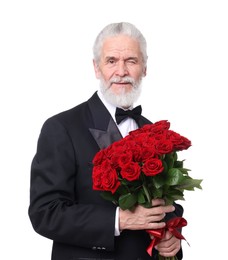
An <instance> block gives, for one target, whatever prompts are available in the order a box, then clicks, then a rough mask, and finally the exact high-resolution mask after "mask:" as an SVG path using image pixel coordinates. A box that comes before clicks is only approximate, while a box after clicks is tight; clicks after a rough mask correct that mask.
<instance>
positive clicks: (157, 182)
mask: <svg viewBox="0 0 228 260" xmlns="http://www.w3.org/2000/svg"><path fill="white" fill-rule="evenodd" d="M166 174H168V173H166ZM153 184H154V186H155V188H156V189H159V188H160V187H162V186H163V185H164V184H165V178H164V175H163V174H157V175H155V176H154V178H153Z"/></svg>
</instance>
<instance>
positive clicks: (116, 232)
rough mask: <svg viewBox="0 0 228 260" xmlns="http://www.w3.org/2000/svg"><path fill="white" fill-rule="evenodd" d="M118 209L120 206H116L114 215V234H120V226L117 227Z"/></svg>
mask: <svg viewBox="0 0 228 260" xmlns="http://www.w3.org/2000/svg"><path fill="white" fill-rule="evenodd" d="M119 210H120V208H119V207H117V208H116V217H115V236H119V235H120V228H119Z"/></svg>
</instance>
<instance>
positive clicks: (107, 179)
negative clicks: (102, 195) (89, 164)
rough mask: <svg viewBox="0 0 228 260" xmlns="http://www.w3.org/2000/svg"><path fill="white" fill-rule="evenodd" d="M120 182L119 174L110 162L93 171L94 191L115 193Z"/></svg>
mask: <svg viewBox="0 0 228 260" xmlns="http://www.w3.org/2000/svg"><path fill="white" fill-rule="evenodd" d="M119 186H120V182H119V180H118V176H117V172H116V170H115V169H114V168H112V167H111V166H110V163H109V162H108V161H104V162H103V163H102V164H101V165H99V166H97V167H94V169H93V189H94V190H105V191H111V192H112V193H115V192H116V190H117V189H118V187H119Z"/></svg>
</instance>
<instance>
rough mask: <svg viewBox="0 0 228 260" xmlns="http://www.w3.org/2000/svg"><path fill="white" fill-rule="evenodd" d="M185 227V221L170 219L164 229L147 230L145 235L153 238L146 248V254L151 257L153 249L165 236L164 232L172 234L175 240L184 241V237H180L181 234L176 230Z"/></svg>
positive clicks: (177, 218) (180, 218)
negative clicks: (147, 234)
mask: <svg viewBox="0 0 228 260" xmlns="http://www.w3.org/2000/svg"><path fill="white" fill-rule="evenodd" d="M185 226H187V220H185V219H184V218H182V217H175V218H172V219H170V220H169V221H167V222H166V226H165V227H164V228H160V229H152V230H147V233H149V234H150V235H152V236H154V238H153V239H152V240H151V243H150V245H149V246H148V247H147V253H148V254H149V255H150V256H152V251H153V248H154V247H155V246H156V245H157V244H158V243H159V242H160V241H161V239H162V238H163V237H164V236H165V232H166V231H169V232H170V233H172V234H173V235H174V236H175V237H176V238H179V239H184V240H186V239H185V238H184V236H182V235H181V233H180V232H179V231H178V230H177V229H178V228H182V227H185Z"/></svg>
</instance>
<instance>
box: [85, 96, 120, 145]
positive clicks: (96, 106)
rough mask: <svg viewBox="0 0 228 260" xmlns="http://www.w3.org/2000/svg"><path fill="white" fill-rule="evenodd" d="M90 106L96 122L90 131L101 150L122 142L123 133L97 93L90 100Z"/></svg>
mask: <svg viewBox="0 0 228 260" xmlns="http://www.w3.org/2000/svg"><path fill="white" fill-rule="evenodd" d="M88 104H89V108H90V111H91V113H92V118H93V120H94V121H93V123H94V127H93V128H89V131H90V133H91V134H92V136H93V138H94V139H95V141H96V143H97V144H98V146H99V148H100V149H104V148H106V147H107V146H109V145H110V144H112V143H113V142H115V141H118V140H120V139H121V138H122V136H121V133H120V131H119V129H118V127H117V126H116V124H115V122H114V120H113V119H112V117H111V115H110V114H109V112H108V110H107V109H106V107H105V106H104V104H103V103H102V101H101V100H100V99H99V97H98V95H97V93H95V94H94V95H93V96H92V97H91V98H90V99H89V100H88Z"/></svg>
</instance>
